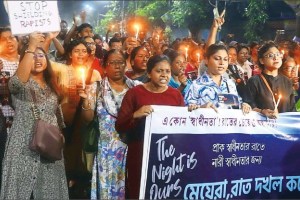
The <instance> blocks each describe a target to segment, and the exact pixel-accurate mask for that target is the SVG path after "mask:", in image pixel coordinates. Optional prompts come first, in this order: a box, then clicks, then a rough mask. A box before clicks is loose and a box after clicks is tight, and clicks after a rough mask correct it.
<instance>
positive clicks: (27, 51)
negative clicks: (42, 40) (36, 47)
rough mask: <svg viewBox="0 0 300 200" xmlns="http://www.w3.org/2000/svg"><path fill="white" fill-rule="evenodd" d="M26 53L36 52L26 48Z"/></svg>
mask: <svg viewBox="0 0 300 200" xmlns="http://www.w3.org/2000/svg"><path fill="white" fill-rule="evenodd" d="M25 53H32V54H35V53H34V52H33V51H30V50H29V49H26V50H25Z"/></svg>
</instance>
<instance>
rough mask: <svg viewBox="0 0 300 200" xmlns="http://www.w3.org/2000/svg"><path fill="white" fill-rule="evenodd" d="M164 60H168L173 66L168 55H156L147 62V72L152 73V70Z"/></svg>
mask: <svg viewBox="0 0 300 200" xmlns="http://www.w3.org/2000/svg"><path fill="white" fill-rule="evenodd" d="M162 61H167V62H168V63H169V65H170V66H171V63H170V59H169V58H168V56H166V55H155V56H152V57H150V58H149V60H148V62H147V72H148V73H151V71H152V69H153V68H154V67H155V65H156V64H157V63H159V62H162Z"/></svg>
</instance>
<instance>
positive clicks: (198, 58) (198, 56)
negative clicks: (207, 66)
mask: <svg viewBox="0 0 300 200" xmlns="http://www.w3.org/2000/svg"><path fill="white" fill-rule="evenodd" d="M197 61H198V62H200V53H197Z"/></svg>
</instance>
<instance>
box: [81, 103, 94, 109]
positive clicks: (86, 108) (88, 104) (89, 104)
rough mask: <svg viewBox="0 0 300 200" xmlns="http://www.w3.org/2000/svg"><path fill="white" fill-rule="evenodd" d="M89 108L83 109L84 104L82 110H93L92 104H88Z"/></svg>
mask: <svg viewBox="0 0 300 200" xmlns="http://www.w3.org/2000/svg"><path fill="white" fill-rule="evenodd" d="M88 106H89V107H88V108H85V107H83V104H82V106H81V108H82V110H92V108H91V104H90V103H88Z"/></svg>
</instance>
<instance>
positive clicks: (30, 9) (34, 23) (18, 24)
mask: <svg viewBox="0 0 300 200" xmlns="http://www.w3.org/2000/svg"><path fill="white" fill-rule="evenodd" d="M6 4H7V13H8V17H9V21H10V26H11V30H12V33H13V34H14V35H23V34H28V33H32V32H34V31H40V32H42V33H46V32H54V31H60V17H59V12H58V7H57V1H7V2H6Z"/></svg>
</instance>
